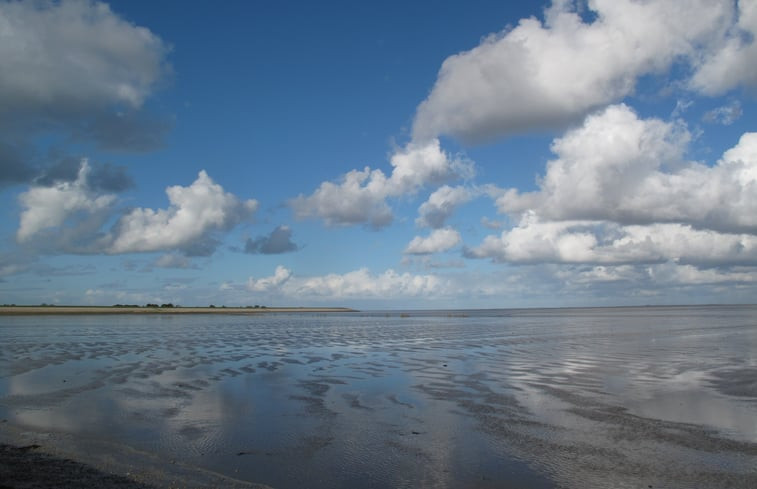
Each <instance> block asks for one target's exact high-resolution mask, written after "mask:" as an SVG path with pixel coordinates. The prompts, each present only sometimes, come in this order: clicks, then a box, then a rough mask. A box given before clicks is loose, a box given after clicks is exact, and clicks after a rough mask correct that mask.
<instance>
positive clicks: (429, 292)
mask: <svg viewBox="0 0 757 489" xmlns="http://www.w3.org/2000/svg"><path fill="white" fill-rule="evenodd" d="M288 285H291V287H288V288H287V292H288V293H289V294H290V295H295V296H297V297H303V296H304V297H313V296H315V297H320V296H324V297H329V298H334V299H340V298H351V299H355V298H360V299H366V298H377V299H392V298H393V299H398V298H403V297H407V296H432V297H433V296H435V295H437V294H439V293H441V292H442V289H443V288H444V286H445V284H444V281H443V280H441V279H440V278H438V277H437V276H435V275H414V274H411V273H397V272H395V271H394V270H391V269H389V270H386V271H385V272H383V273H380V274H373V273H371V272H370V271H369V270H368V269H366V268H361V269H359V270H354V271H351V272H347V273H345V274H336V273H334V274H328V275H323V276H318V277H309V278H305V279H301V280H299V281H297V283H296V284H288Z"/></svg>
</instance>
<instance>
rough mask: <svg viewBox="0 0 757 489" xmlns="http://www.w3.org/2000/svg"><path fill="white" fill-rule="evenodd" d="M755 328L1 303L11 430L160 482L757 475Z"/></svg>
mask: <svg viewBox="0 0 757 489" xmlns="http://www.w3.org/2000/svg"><path fill="white" fill-rule="evenodd" d="M755 325H757V308H754V307H748V306H746V307H733V308H627V309H622V308H621V309H612V310H541V311H480V312H465V314H453V313H448V312H443V313H437V314H434V313H428V314H418V313H407V314H406V313H402V314H400V313H396V314H390V313H386V314H365V313H357V314H311V315H308V314H304V315H303V314H280V315H249V316H233V315H231V316H213V317H209V316H203V315H186V316H171V315H168V316H164V315H144V316H142V315H132V316H119V317H114V318H109V319H108V320H107V321H103V320H102V317H98V316H45V317H42V316H6V317H4V318H2V319H0V333H1V334H2V335H3V338H4V339H6V341H4V342H3V343H2V344H0V372H2V375H1V376H0V419H4V420H7V422H5V423H2V424H0V434H2V433H5V434H6V437H5V439H0V442H4V443H11V444H14V445H16V446H28V445H33V444H38V445H40V446H42V447H43V448H44V449H45V450H48V451H52V452H53V454H59V455H60V456H62V457H63V458H75V459H76V460H79V461H82V462H86V463H89V464H91V465H93V466H94V467H97V468H98V469H99V470H103V471H105V472H107V473H115V474H117V475H124V474H125V473H126V472H128V473H130V474H134V473H138V474H148V476H145V477H144V478H141V479H140V478H138V479H136V480H137V481H138V482H148V483H150V484H154V485H156V486H158V487H170V486H171V481H172V480H173V481H176V480H188V481H193V480H198V479H197V478H198V477H200V476H198V475H194V474H205V475H204V476H211V475H212V476H213V477H220V478H224V477H225V478H229V480H235V481H244V482H239V483H240V484H243V483H248V484H254V483H264V484H266V485H269V486H271V487H277V488H281V489H286V488H290V487H291V488H294V487H313V488H330V487H358V486H360V487H374V488H389V487H470V488H495V487H497V488H503V487H504V488H507V487H513V488H514V487H531V488H556V487H558V488H582V489H584V488H603V487H618V488H638V487H649V486H652V487H666V488H669V489H674V488H681V489H683V488H690V487H708V488H715V489H717V488H745V489H746V488H754V487H757V425H755V423H754V420H755V419H757V384H755V382H754V379H755V374H756V373H757V364H755V359H754V351H755V350H754V348H755V345H757V328H756V327H755ZM92 447H97V448H96V449H92ZM114 463H115V465H114ZM119 464H121V465H119ZM124 465H125V466H124ZM114 467H115V469H114ZM129 467H131V468H129ZM134 467H136V468H137V470H136V471H135V469H134ZM109 468H110V469H109ZM175 468H181V471H183V473H184V475H186V476H187V477H186V479H175V478H173V479H172V477H174V476H173V475H170V474H171V473H172V472H171V471H172V470H173V469H175ZM204 476H203V477H204ZM140 477H141V476H140ZM217 480H218V479H217ZM219 487H223V484H221V485H219Z"/></svg>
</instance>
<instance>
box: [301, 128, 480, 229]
mask: <svg viewBox="0 0 757 489" xmlns="http://www.w3.org/2000/svg"><path fill="white" fill-rule="evenodd" d="M390 163H391V165H392V173H391V175H390V176H389V177H387V176H386V175H385V174H384V172H382V171H381V170H378V169H376V170H371V169H370V168H368V167H365V168H364V169H363V170H352V171H350V172H348V173H346V174H345V175H344V176H343V178H342V180H341V181H340V182H338V183H334V182H323V183H322V184H321V185H320V186H319V187H318V189H316V190H315V192H313V194H311V195H309V196H304V195H299V196H298V197H296V198H294V199H292V200H291V201H290V202H289V204H290V206H291V207H292V209H293V210H294V213H295V216H297V217H298V218H300V219H302V218H321V219H323V220H324V221H325V222H326V224H328V225H331V226H339V225H351V224H361V223H365V224H369V225H370V226H372V227H374V228H381V227H384V226H386V225H388V224H389V223H390V222H391V221H392V218H393V215H392V211H391V209H390V207H389V205H388V204H387V202H386V200H387V199H388V198H390V197H399V196H402V195H406V194H412V193H415V192H416V191H418V189H420V188H421V187H423V186H425V185H430V184H438V183H442V182H444V181H447V180H451V179H454V178H461V177H462V178H467V177H469V176H470V175H471V174H472V166H471V164H470V163H469V162H467V161H465V160H462V159H459V158H452V157H451V156H450V155H448V154H447V153H445V152H444V151H442V149H441V147H440V144H439V140H436V139H434V140H432V141H430V142H428V143H425V144H415V143H410V144H408V145H407V146H406V147H405V148H403V149H401V150H398V151H397V152H396V153H395V154H394V155H392V157H391V159H390Z"/></svg>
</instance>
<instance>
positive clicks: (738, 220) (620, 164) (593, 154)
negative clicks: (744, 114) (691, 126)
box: [497, 105, 757, 233]
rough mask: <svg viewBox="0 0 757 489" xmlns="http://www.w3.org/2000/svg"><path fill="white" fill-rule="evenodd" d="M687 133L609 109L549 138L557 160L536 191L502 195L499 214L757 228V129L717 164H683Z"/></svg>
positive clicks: (734, 229) (623, 108)
mask: <svg viewBox="0 0 757 489" xmlns="http://www.w3.org/2000/svg"><path fill="white" fill-rule="evenodd" d="M689 138H690V136H689V133H688V131H686V130H685V128H683V127H680V126H678V125H676V124H671V123H667V122H663V121H661V120H658V119H646V120H642V119H639V118H638V117H637V116H636V114H635V113H634V112H633V111H632V110H631V109H630V108H628V107H627V106H625V105H615V106H610V107H608V108H607V109H605V110H604V111H602V112H600V113H598V114H595V115H592V116H590V117H588V118H587V119H586V121H585V122H584V124H583V125H582V126H581V127H579V128H577V129H574V130H571V131H568V133H567V134H565V135H564V136H563V137H562V138H559V139H557V140H555V142H554V143H553V145H552V150H553V151H554V152H555V154H556V155H557V158H556V159H554V160H552V161H550V162H549V163H548V165H547V170H546V174H545V175H544V177H543V178H541V179H540V182H539V187H540V189H539V190H537V191H535V192H525V193H521V192H518V191H517V190H515V189H510V190H509V191H507V192H505V193H504V195H502V196H501V197H500V198H499V199H498V200H497V204H498V207H499V210H500V211H501V212H503V213H508V214H513V215H518V214H521V213H523V212H526V211H534V212H536V213H537V214H538V215H539V217H540V218H542V219H544V220H581V219H588V220H608V221H614V222H619V223H628V224H630V223H647V224H651V223H657V222H670V223H685V224H691V225H693V226H696V227H701V228H708V229H715V230H721V231H727V232H749V233H755V232H757V133H747V134H744V135H743V136H742V137H741V138H740V140H739V142H738V144H737V145H736V146H734V147H733V148H731V149H730V150H728V151H726V152H725V153H724V154H723V157H722V158H721V159H720V161H718V163H717V164H716V165H715V166H712V167H709V166H706V165H703V164H700V163H696V162H687V161H685V160H684V159H683V154H684V152H685V150H686V148H687V144H688V141H689Z"/></svg>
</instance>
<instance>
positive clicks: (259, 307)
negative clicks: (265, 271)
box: [6, 302, 266, 309]
mask: <svg viewBox="0 0 757 489" xmlns="http://www.w3.org/2000/svg"><path fill="white" fill-rule="evenodd" d="M13 305H14V306H15V304H13ZM42 305H43V306H47V304H42ZM6 307H8V305H7V304H6ZM111 307H124V308H127V307H132V308H134V307H136V308H140V307H158V308H171V307H181V306H180V305H178V304H176V305H174V304H172V303H170V302H168V303H166V304H160V305H158V304H145V305H144V306H140V305H139V304H113V305H112V306H111ZM208 307H209V308H210V309H215V308H216V307H220V308H222V309H225V308H226V307H227V306H216V305H214V304H211V305H209V306H208ZM229 307H243V308H245V309H265V308H266V306H260V305H258V304H255V305H254V306H229Z"/></svg>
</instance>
